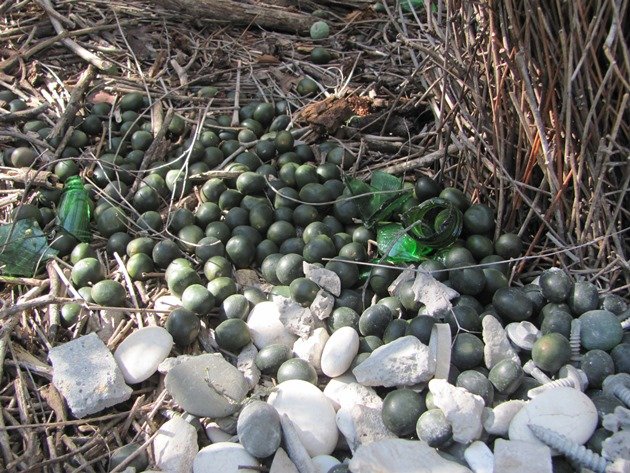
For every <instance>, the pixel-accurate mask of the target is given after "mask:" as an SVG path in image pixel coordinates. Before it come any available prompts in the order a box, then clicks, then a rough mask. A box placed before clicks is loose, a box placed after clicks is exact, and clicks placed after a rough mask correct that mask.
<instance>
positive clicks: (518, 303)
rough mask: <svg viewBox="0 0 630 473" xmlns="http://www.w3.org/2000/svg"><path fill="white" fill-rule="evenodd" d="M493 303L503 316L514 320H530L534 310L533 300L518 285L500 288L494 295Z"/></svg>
mask: <svg viewBox="0 0 630 473" xmlns="http://www.w3.org/2000/svg"><path fill="white" fill-rule="evenodd" d="M492 305H493V306H494V308H495V309H496V311H497V313H498V314H499V316H501V318H503V319H505V320H510V321H512V322H521V321H523V320H528V319H529V318H531V316H532V314H533V311H534V306H533V304H532V301H530V300H529V298H528V297H527V296H526V295H525V293H524V291H523V290H522V289H520V288H517V287H504V288H500V289H498V290H497V291H496V292H495V293H494V296H493V297H492Z"/></svg>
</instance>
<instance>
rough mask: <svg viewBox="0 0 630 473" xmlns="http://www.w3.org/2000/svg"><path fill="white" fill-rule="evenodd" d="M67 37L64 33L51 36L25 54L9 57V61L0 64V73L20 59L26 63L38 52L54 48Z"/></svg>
mask: <svg viewBox="0 0 630 473" xmlns="http://www.w3.org/2000/svg"><path fill="white" fill-rule="evenodd" d="M67 37H68V32H67V31H64V32H62V33H61V34H58V35H57V36H53V37H52V38H48V39H47V40H45V41H42V42H41V43H38V44H36V45H35V46H33V47H32V48H31V49H29V50H28V51H26V52H24V53H22V54H19V53H16V54H15V55H13V56H11V57H10V58H9V59H5V60H4V61H2V62H0V71H6V70H8V69H10V68H12V67H13V66H14V65H15V64H16V63H17V62H19V61H20V59H21V60H22V61H26V60H27V59H29V58H30V57H31V56H33V55H35V54H37V53H39V52H40V51H43V50H44V49H46V48H49V47H51V46H54V45H55V44H57V43H58V42H59V41H61V40H62V39H65V38H67Z"/></svg>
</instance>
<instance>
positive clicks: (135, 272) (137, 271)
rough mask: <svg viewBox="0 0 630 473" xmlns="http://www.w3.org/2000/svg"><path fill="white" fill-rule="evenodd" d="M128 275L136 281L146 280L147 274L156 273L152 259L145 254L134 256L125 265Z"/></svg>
mask: <svg viewBox="0 0 630 473" xmlns="http://www.w3.org/2000/svg"><path fill="white" fill-rule="evenodd" d="M125 268H126V269H127V273H129V276H130V277H131V279H132V280H134V281H142V280H144V279H145V278H146V276H145V274H146V273H152V272H153V271H155V266H154V264H153V260H152V259H151V257H150V256H149V255H147V254H145V253H137V254H135V255H132V256H131V257H130V258H129V259H128V260H127V264H126V265H125Z"/></svg>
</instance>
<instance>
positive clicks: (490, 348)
mask: <svg viewBox="0 0 630 473" xmlns="http://www.w3.org/2000/svg"><path fill="white" fill-rule="evenodd" d="M481 325H482V327H483V332H482V336H483V343H484V347H483V359H484V361H485V363H486V368H488V369H492V367H493V366H494V365H496V364H497V363H498V362H499V361H501V360H505V359H506V358H507V359H509V360H514V361H516V362H517V363H518V364H520V363H521V361H520V358H519V357H518V354H517V353H516V350H515V349H514V347H512V344H511V343H510V340H509V339H508V336H507V333H506V332H505V329H504V328H503V326H502V325H501V322H499V321H498V320H497V319H496V318H495V317H494V316H492V315H486V316H485V317H484V318H483V320H482V321H481Z"/></svg>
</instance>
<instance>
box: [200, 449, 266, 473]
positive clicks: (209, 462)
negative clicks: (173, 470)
mask: <svg viewBox="0 0 630 473" xmlns="http://www.w3.org/2000/svg"><path fill="white" fill-rule="evenodd" d="M259 466H260V464H259V463H258V460H256V459H255V458H254V457H253V456H251V455H250V454H249V453H247V450H245V449H244V448H243V446H241V445H239V444H237V443H231V442H219V443H214V444H212V445H208V446H207V447H204V448H202V449H201V450H199V453H197V456H196V457H195V461H194V462H193V473H239V472H246V471H247V467H252V468H253V469H252V470H250V471H258V467H259Z"/></svg>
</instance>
